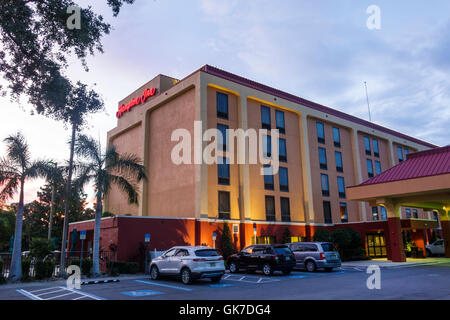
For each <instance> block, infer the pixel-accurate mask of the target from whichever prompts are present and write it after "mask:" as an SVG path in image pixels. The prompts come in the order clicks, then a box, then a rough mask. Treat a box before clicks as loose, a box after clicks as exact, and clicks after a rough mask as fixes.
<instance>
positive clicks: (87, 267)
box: [70, 258, 92, 277]
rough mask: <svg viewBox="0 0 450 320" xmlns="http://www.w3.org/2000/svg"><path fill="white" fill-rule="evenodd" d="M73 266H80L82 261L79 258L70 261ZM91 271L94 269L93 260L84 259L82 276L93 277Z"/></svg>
mask: <svg viewBox="0 0 450 320" xmlns="http://www.w3.org/2000/svg"><path fill="white" fill-rule="evenodd" d="M70 264H71V265H76V266H79V265H80V259H79V258H73V259H72V260H70ZM91 269H92V259H91V258H83V259H82V265H81V274H83V275H85V276H88V277H89V276H90V275H91Z"/></svg>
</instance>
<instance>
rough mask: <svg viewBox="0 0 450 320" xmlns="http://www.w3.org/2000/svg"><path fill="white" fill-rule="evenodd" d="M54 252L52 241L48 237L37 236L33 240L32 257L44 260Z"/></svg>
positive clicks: (31, 246) (31, 245)
mask: <svg viewBox="0 0 450 320" xmlns="http://www.w3.org/2000/svg"><path fill="white" fill-rule="evenodd" d="M51 252H52V242H51V241H50V240H47V239H42V238H35V239H32V240H31V244H30V257H32V258H36V259H37V260H43V259H44V258H45V257H46V256H47V255H49V254H50V253H51Z"/></svg>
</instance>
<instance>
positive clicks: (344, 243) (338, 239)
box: [331, 229, 352, 257]
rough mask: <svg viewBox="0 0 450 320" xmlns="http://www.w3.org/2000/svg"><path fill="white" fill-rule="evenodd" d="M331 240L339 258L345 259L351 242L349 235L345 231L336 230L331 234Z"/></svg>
mask: <svg viewBox="0 0 450 320" xmlns="http://www.w3.org/2000/svg"><path fill="white" fill-rule="evenodd" d="M331 238H332V239H333V242H334V245H335V246H336V248H337V249H338V251H339V254H340V255H341V257H345V255H346V251H347V250H348V249H350V248H351V247H350V243H351V241H352V238H351V235H350V233H349V232H348V230H347V229H336V230H334V231H333V232H331Z"/></svg>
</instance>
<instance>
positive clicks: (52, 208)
mask: <svg viewBox="0 0 450 320" xmlns="http://www.w3.org/2000/svg"><path fill="white" fill-rule="evenodd" d="M48 164H50V165H53V166H54V167H55V175H56V169H57V168H58V164H57V163H56V162H51V161H50V162H49V163H48ZM55 179H56V176H53V177H52V182H51V183H52V200H51V201H52V203H51V204H50V219H49V223H48V240H49V241H50V239H51V238H52V226H53V211H54V208H55V193H56V186H55V184H56V182H55Z"/></svg>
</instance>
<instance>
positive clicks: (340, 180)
mask: <svg viewBox="0 0 450 320" xmlns="http://www.w3.org/2000/svg"><path fill="white" fill-rule="evenodd" d="M320 182H321V185H322V196H324V197H329V196H330V184H329V181H328V175H327V174H324V173H322V174H321V175H320ZM337 186H338V192H339V198H342V199H345V198H346V194H345V181H344V177H337Z"/></svg>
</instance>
